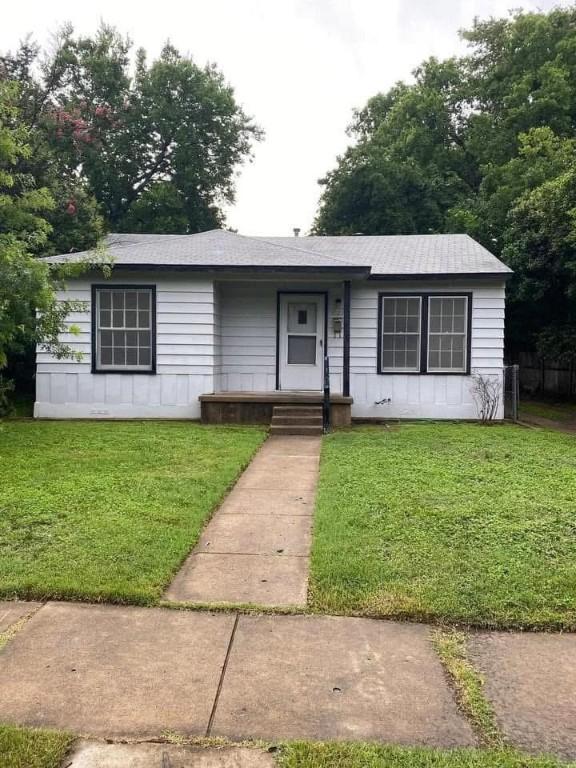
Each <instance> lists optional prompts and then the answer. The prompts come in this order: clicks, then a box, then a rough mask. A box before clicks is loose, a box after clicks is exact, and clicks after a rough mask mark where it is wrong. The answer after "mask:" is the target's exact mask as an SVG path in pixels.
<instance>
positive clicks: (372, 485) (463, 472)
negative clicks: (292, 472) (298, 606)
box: [311, 423, 576, 629]
mask: <svg viewBox="0 0 576 768" xmlns="http://www.w3.org/2000/svg"><path fill="white" fill-rule="evenodd" d="M311 601H312V608H313V609H314V610H316V611H322V612H331V613H349V614H357V615H368V616H379V617H385V616H388V617H404V618H410V619H418V620H425V621H429V620H430V621H452V622H462V623H469V624H472V625H477V626H500V627H521V626H524V627H533V628H536V627H542V628H566V629H574V628H576V441H575V440H574V438H573V437H572V436H570V435H563V434H560V433H556V432H552V431H548V430H527V429H525V428H522V427H515V426H509V425H495V426H490V427H483V426H480V425H476V424H448V423H443V424H440V423H433V424H406V425H403V426H401V427H399V428H388V429H386V428H384V427H382V428H374V427H371V428H362V429H354V430H349V431H343V432H336V433H334V434H332V435H330V436H329V437H328V438H327V439H326V440H325V441H324V445H323V452H322V462H321V475H320V485H319V491H318V501H317V513H316V522H315V537H314V542H313V552H312V581H311Z"/></svg>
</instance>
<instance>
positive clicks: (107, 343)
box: [100, 331, 112, 347]
mask: <svg viewBox="0 0 576 768" xmlns="http://www.w3.org/2000/svg"><path fill="white" fill-rule="evenodd" d="M100 344H101V345H102V346H103V347H111V346H112V331H101V332H100Z"/></svg>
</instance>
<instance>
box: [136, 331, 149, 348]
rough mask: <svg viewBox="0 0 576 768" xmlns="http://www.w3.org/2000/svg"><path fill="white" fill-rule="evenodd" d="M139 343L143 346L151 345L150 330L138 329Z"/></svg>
mask: <svg viewBox="0 0 576 768" xmlns="http://www.w3.org/2000/svg"><path fill="white" fill-rule="evenodd" d="M138 344H139V345H140V346H141V347H149V346H151V344H150V331H138Z"/></svg>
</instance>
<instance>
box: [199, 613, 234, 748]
mask: <svg viewBox="0 0 576 768" xmlns="http://www.w3.org/2000/svg"><path fill="white" fill-rule="evenodd" d="M239 620H240V614H239V613H237V614H236V618H235V619H234V626H233V627H232V632H231V634H230V640H229V642H228V648H227V649H226V656H225V657H224V664H223V665H222V672H221V673H220V680H219V681H218V688H217V689H216V696H215V697H214V704H213V705H212V711H211V712H210V719H209V720H208V727H207V728H206V737H208V736H210V735H211V733H212V725H213V724H214V718H215V717H216V710H217V708H218V703H219V701H220V693H221V691H222V686H223V685H224V677H225V675H226V670H227V669H228V660H229V659H230V653H231V651H232V644H233V643H234V636H235V635H236V627H237V626H238V622H239Z"/></svg>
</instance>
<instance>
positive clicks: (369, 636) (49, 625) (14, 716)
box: [0, 602, 576, 768]
mask: <svg viewBox="0 0 576 768" xmlns="http://www.w3.org/2000/svg"><path fill="white" fill-rule="evenodd" d="M15 606H16V607H15ZM30 610H34V611H35V612H34V613H33V615H32V617H31V618H30V619H29V620H28V621H27V623H26V624H25V625H24V627H23V628H21V629H20V631H18V632H15V633H14V635H13V637H12V638H11V639H10V640H9V641H8V643H7V644H6V646H5V647H4V648H3V650H2V651H1V652H0V680H1V681H2V684H1V685H0V722H6V723H14V724H18V725H28V726H44V727H51V728H58V729H62V730H65V731H70V732H72V733H76V734H82V735H83V736H84V737H90V738H96V739H110V740H133V741H143V740H154V739H159V738H162V736H163V735H165V734H166V732H168V731H172V732H174V733H176V734H180V735H182V736H185V737H194V736H210V737H219V736H221V737H228V738H231V739H244V738H251V739H259V738H260V739H264V740H267V741H276V740H281V739H300V738H307V739H351V740H375V741H380V742H388V743H396V744H404V745H416V746H417V745H428V746H438V747H453V746H460V745H473V744H475V742H476V739H475V736H474V733H473V731H472V729H471V727H470V724H469V722H468V721H467V720H466V718H465V717H464V716H463V715H462V713H461V712H460V711H459V709H458V707H457V705H456V702H455V699H454V694H453V691H452V690H451V688H450V685H449V683H448V681H447V679H446V676H445V675H444V672H443V669H442V667H441V665H440V661H439V659H438V656H437V654H436V653H435V651H434V649H433V646H432V643H431V639H430V634H431V628H430V627H427V626H424V625H418V624H402V623H399V622H391V621H376V620H372V619H358V618H345V617H329V616H278V615H276V616H246V615H240V616H238V615H234V614H219V615H214V614H210V613H207V612H196V611H176V610H171V609H168V608H137V607H120V606H110V605H87V604H75V603H56V602H50V603H47V604H45V605H43V606H40V607H38V605H34V604H32V605H31V604H26V605H24V606H20V605H19V604H2V603H0V615H3V616H7V615H8V614H10V615H11V616H12V617H13V618H14V619H15V620H16V625H17V626H20V624H21V622H22V621H23V618H22V617H25V616H26V615H28V614H29V613H30ZM18 617H20V618H18ZM8 629H9V630H10V628H8ZM469 653H470V657H471V660H472V661H473V663H474V665H475V666H476V667H477V668H478V669H479V670H480V671H481V672H482V673H483V675H484V677H485V681H486V682H485V693H486V695H487V696H488V698H489V700H490V701H491V703H492V705H493V707H494V710H495V713H496V717H497V720H498V723H499V725H500V727H501V728H502V730H503V733H504V736H505V737H506V739H507V741H508V742H509V743H511V744H512V745H514V746H516V747H519V748H522V749H525V750H527V751H530V752H535V753H541V752H544V751H549V752H551V753H554V754H557V755H559V756H561V757H564V758H567V759H572V760H574V759H576V728H575V723H576V697H575V696H574V691H575V690H576V635H573V634H547V633H536V632H535V633H522V632H521V633H514V632H479V633H474V634H472V635H471V637H470V641H469ZM82 750H83V752H82ZM82 750H81V751H80V753H79V754H77V755H76V756H75V760H76V762H73V763H72V765H74V766H76V765H78V766H79V768H80V767H82V768H88V767H89V766H90V767H91V766H99V765H100V763H99V762H98V761H97V758H98V755H99V749H97V748H96V747H94V746H89V745H88V746H86V745H85V746H84V747H82ZM168 751H169V750H168ZM110 752H111V753H112V752H113V750H110ZM114 755H115V753H114ZM114 755H111V759H110V760H109V762H104V763H103V764H104V765H106V766H109V765H116V764H118V765H122V766H124V765H131V763H123V762H121V759H123V756H122V755H121V754H119V755H118V758H119V762H118V763H115V762H114V761H113V760H112V757H113V756H114ZM90 756H91V757H90ZM89 757H90V760H91V761H89V760H88V758H89ZM153 757H154V756H153ZM193 757H194V756H193V754H192V753H191V754H190V755H189V756H188V757H186V760H184V759H182V761H181V762H182V765H187V764H188V762H187V761H188V758H190V760H189V761H190V763H191V765H192V764H194V765H196V763H195V762H194V761H193ZM98 759H99V758H98ZM102 759H104V756H103V757H102ZM255 759H256V758H255ZM148 764H150V765H153V764H155V763H153V762H149V763H148V762H146V761H144V760H143V761H142V762H135V763H134V766H135V768H136V766H144V765H148ZM178 764H180V763H178ZM232 764H234V763H232ZM215 765H218V763H216V764H215ZM257 765H258V768H260V763H257ZM210 766H212V764H210ZM206 768H208V766H206Z"/></svg>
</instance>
